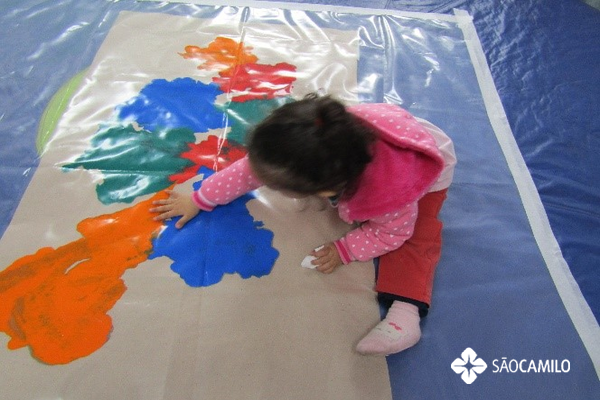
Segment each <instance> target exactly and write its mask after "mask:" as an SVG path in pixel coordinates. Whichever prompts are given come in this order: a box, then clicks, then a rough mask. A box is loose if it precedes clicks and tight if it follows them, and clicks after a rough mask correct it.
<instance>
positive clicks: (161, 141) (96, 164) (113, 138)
mask: <svg viewBox="0 0 600 400" xmlns="http://www.w3.org/2000/svg"><path fill="white" fill-rule="evenodd" d="M194 140H195V136H194V132H193V131H192V130H190V129H168V130H158V131H148V130H145V129H142V130H136V129H135V128H134V127H133V125H125V126H116V127H105V128H103V129H101V130H100V131H98V132H97V133H96V134H95V135H94V137H93V139H92V142H91V148H90V149H89V150H87V151H86V152H85V153H84V154H83V155H81V156H80V157H78V158H77V159H76V160H75V161H74V162H72V163H70V164H67V165H65V166H64V167H63V168H64V169H65V170H69V169H75V168H80V167H81V168H85V169H87V170H100V171H102V174H103V175H104V181H103V182H102V183H101V184H99V185H97V186H96V193H97V195H98V199H99V200H100V201H101V202H102V203H103V204H112V203H131V202H132V201H133V200H134V199H135V198H136V197H139V196H143V195H146V194H151V193H156V192H158V191H160V190H163V189H165V188H167V187H169V186H170V185H171V181H170V179H169V176H170V175H172V174H175V173H177V172H180V171H181V170H183V169H184V168H185V167H188V166H191V165H192V162H191V161H190V160H186V159H183V158H180V154H181V153H182V152H184V151H186V150H187V149H188V143H193V142H194Z"/></svg>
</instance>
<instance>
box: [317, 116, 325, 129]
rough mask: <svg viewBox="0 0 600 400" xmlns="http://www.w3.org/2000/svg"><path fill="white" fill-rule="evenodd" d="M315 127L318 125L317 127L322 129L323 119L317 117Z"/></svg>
mask: <svg viewBox="0 0 600 400" xmlns="http://www.w3.org/2000/svg"><path fill="white" fill-rule="evenodd" d="M315 125H316V126H317V127H319V128H320V127H322V126H323V119H322V118H321V117H317V118H316V119H315Z"/></svg>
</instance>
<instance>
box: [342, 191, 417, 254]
mask: <svg viewBox="0 0 600 400" xmlns="http://www.w3.org/2000/svg"><path fill="white" fill-rule="evenodd" d="M417 212H418V206H417V203H416V202H415V203H411V204H409V205H407V206H406V207H404V208H403V209H401V210H398V211H395V212H391V213H388V214H385V215H382V216H380V217H376V218H373V219H370V220H369V221H366V222H364V223H363V224H362V225H361V226H359V227H358V228H356V229H354V230H352V231H350V232H348V233H347V234H346V236H344V237H343V238H341V239H339V240H337V241H336V242H335V246H336V248H337V249H338V252H339V254H340V257H341V259H342V262H343V263H344V264H348V263H350V262H352V261H369V260H372V259H374V258H376V257H379V256H381V255H383V254H386V253H389V252H390V251H393V250H396V249H397V248H399V247H400V246H402V245H403V244H404V242H405V241H406V240H408V239H409V238H410V237H411V236H412V234H413V232H414V227H415V222H416V220H417Z"/></svg>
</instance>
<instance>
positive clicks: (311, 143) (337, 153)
mask: <svg viewBox="0 0 600 400" xmlns="http://www.w3.org/2000/svg"><path fill="white" fill-rule="evenodd" d="M372 141H373V135H372V133H371V132H370V131H369V130H367V128H365V127H363V126H362V125H361V124H360V123H359V122H358V121H357V120H356V118H355V117H354V116H353V115H352V114H350V113H349V112H348V111H347V110H346V108H345V106H344V105H343V104H342V103H340V102H339V101H337V100H335V99H333V98H331V97H330V96H324V97H319V96H317V95H315V94H310V95H307V96H306V97H305V98H304V99H302V100H299V101H297V102H294V103H289V104H286V105H284V106H282V107H280V108H278V109H276V110H275V111H273V113H271V115H269V116H268V117H267V118H265V119H264V120H263V121H262V122H261V123H260V124H258V125H257V126H256V127H255V128H254V130H253V131H252V132H251V134H250V136H249V141H248V154H249V159H250V164H251V166H252V168H253V170H254V173H255V174H256V175H257V176H258V178H259V179H261V180H262V181H263V182H264V183H265V184H266V185H267V186H271V187H273V188H274V189H278V190H288V191H293V192H296V193H299V194H316V193H319V192H323V191H335V192H336V193H339V192H341V191H342V190H344V189H347V190H348V188H350V187H352V185H353V184H354V183H355V181H356V179H357V178H358V177H359V176H360V174H361V173H362V172H363V171H364V169H365V167H366V165H367V164H368V163H369V162H370V161H371V154H370V147H371V146H370V144H371V142H372Z"/></svg>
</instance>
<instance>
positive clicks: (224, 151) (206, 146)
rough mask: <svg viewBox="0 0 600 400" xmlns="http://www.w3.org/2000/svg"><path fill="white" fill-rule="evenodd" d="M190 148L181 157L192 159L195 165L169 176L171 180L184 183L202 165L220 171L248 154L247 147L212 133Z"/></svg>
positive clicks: (193, 175) (194, 174) (190, 145)
mask: <svg viewBox="0 0 600 400" xmlns="http://www.w3.org/2000/svg"><path fill="white" fill-rule="evenodd" d="M188 146H189V150H188V151H186V152H185V153H182V154H181V158H184V159H186V160H190V161H191V162H192V163H193V164H194V165H192V166H191V167H187V168H186V169H185V170H184V171H183V172H181V173H177V174H173V175H171V176H170V177H169V179H170V180H171V182H174V183H178V184H179V183H183V182H185V181H187V180H188V179H190V178H193V177H195V176H196V174H197V172H198V169H199V168H200V167H202V166H203V167H206V168H209V169H211V170H214V171H219V170H221V169H223V168H226V167H228V166H229V165H231V164H233V163H234V162H236V161H237V160H239V159H241V158H243V157H244V156H245V155H246V149H245V148H244V147H242V146H240V145H238V144H235V143H231V142H229V141H228V140H226V139H221V138H219V137H217V136H215V135H210V136H208V138H207V139H206V140H204V141H202V142H200V143H197V144H196V143H194V144H189V145H188Z"/></svg>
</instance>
